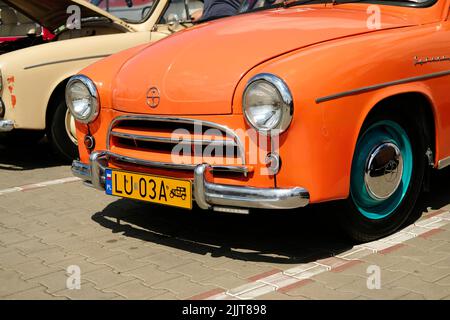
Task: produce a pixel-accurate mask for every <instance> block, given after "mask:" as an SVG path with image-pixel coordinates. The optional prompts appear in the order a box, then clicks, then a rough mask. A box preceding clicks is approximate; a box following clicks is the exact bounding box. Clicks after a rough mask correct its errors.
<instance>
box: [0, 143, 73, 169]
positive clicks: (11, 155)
mask: <svg viewBox="0 0 450 320" xmlns="http://www.w3.org/2000/svg"><path fill="white" fill-rule="evenodd" d="M0 141H1V140H0ZM67 164H68V162H65V161H63V160H61V159H60V158H58V156H56V155H55V153H54V152H53V151H52V148H51V146H50V144H49V143H48V142H47V140H46V139H45V138H44V139H42V140H41V141H39V142H37V143H29V144H26V145H24V144H17V145H8V146H6V145H3V144H2V143H1V142H0V170H6V171H26V170H33V169H41V168H50V167H58V166H62V165H67Z"/></svg>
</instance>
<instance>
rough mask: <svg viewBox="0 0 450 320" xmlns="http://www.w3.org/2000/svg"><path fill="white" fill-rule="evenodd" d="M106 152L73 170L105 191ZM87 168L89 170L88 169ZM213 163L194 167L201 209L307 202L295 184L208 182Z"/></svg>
mask: <svg viewBox="0 0 450 320" xmlns="http://www.w3.org/2000/svg"><path fill="white" fill-rule="evenodd" d="M107 154H108V153H107V152H94V153H93V154H92V155H91V158H90V162H91V163H90V166H88V165H85V164H82V163H80V162H79V161H74V163H73V164H72V172H73V173H74V174H75V175H77V176H78V177H80V176H81V174H80V171H82V172H83V173H88V172H91V176H90V177H89V176H88V175H83V177H82V179H84V180H85V181H87V182H90V183H91V184H92V186H93V187H95V188H96V189H99V190H105V178H104V174H105V169H106V167H107V163H105V162H104V161H105V160H106V158H107ZM89 168H90V170H89ZM213 170H214V167H213V166H210V165H208V164H201V165H198V166H196V168H195V170H194V183H193V184H194V186H193V189H194V190H193V191H194V200H195V202H196V203H197V205H198V206H199V207H200V208H201V209H204V210H210V209H214V208H215V207H219V210H220V209H221V210H225V209H226V208H230V209H232V208H257V209H295V208H300V207H305V206H307V205H308V204H309V192H308V191H307V190H306V189H303V188H300V187H295V188H290V189H269V188H253V187H246V186H233V185H223V184H214V183H211V182H209V181H208V178H209V176H210V175H211V172H212V171H213Z"/></svg>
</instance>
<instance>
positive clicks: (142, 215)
mask: <svg viewBox="0 0 450 320" xmlns="http://www.w3.org/2000/svg"><path fill="white" fill-rule="evenodd" d="M448 181H450V168H449V169H445V170H441V171H439V172H436V173H434V174H433V175H432V177H431V192H428V193H424V194H423V195H422V196H421V197H420V199H419V202H418V204H417V207H418V209H419V210H421V214H420V215H418V216H417V217H414V219H413V220H412V221H409V223H413V222H414V220H416V219H418V218H420V216H421V215H423V214H426V212H427V211H429V210H430V209H431V210H436V209H440V208H442V207H443V206H445V205H448V204H449V203H450V183H448ZM337 215H338V212H336V209H334V206H330V205H313V206H310V207H307V208H303V209H299V210H293V211H277V212H274V211H256V212H253V213H252V214H250V215H238V214H222V213H213V212H205V211H202V210H199V209H195V210H193V211H185V210H178V209H173V208H167V207H161V206H156V205H152V204H147V203H142V202H135V201H130V200H124V199H121V200H118V201H115V202H113V203H112V204H110V205H109V206H107V207H106V208H105V209H104V210H103V211H101V212H98V213H96V214H94V215H93V217H92V219H93V220H94V221H95V222H97V223H99V224H100V225H102V226H103V227H105V228H109V229H111V230H112V232H113V233H121V234H123V235H124V236H126V237H132V238H136V239H141V240H143V241H147V242H149V243H155V244H159V245H163V246H167V247H172V248H176V249H179V250H184V251H187V252H192V253H196V254H201V255H208V254H209V255H210V256H211V257H228V258H230V259H235V260H243V261H253V262H267V263H277V264H298V263H307V262H311V261H316V260H318V259H321V258H327V257H330V256H334V255H337V254H339V253H341V252H344V251H347V250H349V249H351V248H352V247H353V245H354V243H352V241H351V240H349V239H348V238H347V237H346V236H345V234H344V233H343V231H342V230H341V229H340V228H339V227H338V226H337V219H336V216H337Z"/></svg>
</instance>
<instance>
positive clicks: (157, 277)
mask: <svg viewBox="0 0 450 320" xmlns="http://www.w3.org/2000/svg"><path fill="white" fill-rule="evenodd" d="M123 274H124V275H128V276H131V277H134V278H138V279H140V280H142V281H143V283H144V284H145V285H147V286H152V285H153V284H156V283H159V282H164V281H167V280H170V279H175V278H178V277H180V275H179V274H177V273H168V272H165V271H161V270H159V269H158V267H157V266H156V265H146V266H143V267H141V268H137V269H133V270H130V271H127V272H124V273H123Z"/></svg>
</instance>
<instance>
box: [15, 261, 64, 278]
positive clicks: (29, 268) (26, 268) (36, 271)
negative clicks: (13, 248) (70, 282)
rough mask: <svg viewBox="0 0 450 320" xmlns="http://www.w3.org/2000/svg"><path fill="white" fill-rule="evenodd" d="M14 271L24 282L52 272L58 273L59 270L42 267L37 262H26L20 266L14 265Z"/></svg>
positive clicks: (42, 265)
mask: <svg viewBox="0 0 450 320" xmlns="http://www.w3.org/2000/svg"><path fill="white" fill-rule="evenodd" d="M13 269H14V271H17V272H19V273H20V275H21V278H22V279H24V280H29V279H32V278H36V277H40V276H44V275H47V274H50V273H53V272H57V271H60V269H59V268H55V267H49V266H47V265H44V264H43V263H42V262H39V261H37V260H34V261H31V262H26V263H22V264H18V265H15V266H14V267H13Z"/></svg>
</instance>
